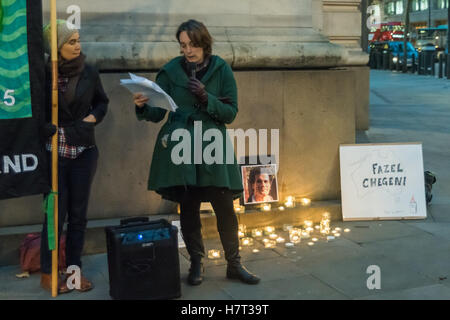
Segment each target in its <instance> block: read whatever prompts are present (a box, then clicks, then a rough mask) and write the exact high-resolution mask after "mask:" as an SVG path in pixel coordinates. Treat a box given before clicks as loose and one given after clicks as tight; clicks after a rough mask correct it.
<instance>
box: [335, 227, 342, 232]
mask: <svg viewBox="0 0 450 320" xmlns="http://www.w3.org/2000/svg"><path fill="white" fill-rule="evenodd" d="M334 230H336V231H338V232H339V231H341V230H342V229H341V228H339V227H336V228H334Z"/></svg>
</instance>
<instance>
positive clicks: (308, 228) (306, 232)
mask: <svg viewBox="0 0 450 320" xmlns="http://www.w3.org/2000/svg"><path fill="white" fill-rule="evenodd" d="M283 231H287V232H288V233H289V241H286V239H284V238H283V237H281V236H279V235H277V234H276V233H275V227H273V226H266V227H264V228H255V229H252V230H251V231H250V232H247V227H246V226H245V225H244V224H240V225H239V231H238V232H239V238H240V240H241V245H242V246H246V247H250V246H252V245H253V244H254V239H257V238H262V237H264V236H267V237H266V238H264V239H262V242H263V244H264V247H265V248H266V249H271V248H275V247H276V246H277V244H283V243H284V244H285V246H286V247H287V248H291V247H294V246H295V245H296V244H298V243H300V242H301V240H302V239H309V240H310V241H309V242H308V245H309V246H313V245H314V243H315V242H317V241H319V239H318V238H317V236H316V237H314V236H312V234H313V233H314V232H316V231H317V232H320V234H321V235H322V236H323V237H326V240H327V241H331V240H334V239H335V238H338V237H340V236H341V231H342V229H341V228H338V227H337V228H334V230H331V225H330V215H329V213H324V214H323V215H322V220H321V221H320V224H318V225H316V226H314V225H313V222H312V221H311V220H305V221H304V223H303V229H302V228H298V227H294V226H293V225H288V224H285V225H284V226H283ZM343 231H344V232H350V229H349V228H345V229H344V230H343ZM253 252H254V253H257V252H259V250H258V249H253ZM208 258H210V259H218V258H220V250H215V249H213V250H209V251H208Z"/></svg>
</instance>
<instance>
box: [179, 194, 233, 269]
mask: <svg viewBox="0 0 450 320" xmlns="http://www.w3.org/2000/svg"><path fill="white" fill-rule="evenodd" d="M201 202H210V203H211V205H212V207H213V209H214V212H215V214H216V218H217V231H218V232H219V235H220V238H221V241H222V244H223V247H224V251H225V258H226V259H227V260H228V261H229V262H230V260H231V259H234V260H237V259H239V258H240V257H239V252H238V250H239V249H238V248H239V237H238V220H237V217H236V214H235V212H234V206H233V195H232V193H231V192H230V190H228V189H226V188H218V187H188V188H187V189H186V191H185V192H184V195H183V197H182V200H181V201H180V211H181V212H180V224H181V232H182V234H183V238H184V241H185V243H186V248H187V250H188V252H189V254H190V256H191V260H192V259H193V258H195V257H197V258H201V257H203V256H204V247H203V241H202V239H201V227H202V224H201V220H200V205H201Z"/></svg>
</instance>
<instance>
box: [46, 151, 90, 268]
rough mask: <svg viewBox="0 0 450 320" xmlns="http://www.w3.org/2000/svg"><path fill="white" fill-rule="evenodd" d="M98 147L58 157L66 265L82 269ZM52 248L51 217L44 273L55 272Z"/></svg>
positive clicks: (59, 231)
mask: <svg viewBox="0 0 450 320" xmlns="http://www.w3.org/2000/svg"><path fill="white" fill-rule="evenodd" d="M97 160H98V149H97V147H93V148H89V149H86V150H84V151H83V152H82V153H81V155H79V156H78V157H77V158H76V159H68V158H62V157H59V159H58V235H59V238H60V239H61V233H62V230H63V226H64V222H65V219H66V217H67V218H68V224H67V234H66V264H67V266H71V265H77V266H79V267H80V268H81V253H82V251H83V246H84V236H85V231H86V225H87V209H88V203H89V195H90V192H91V185H92V181H93V179H94V175H95V172H96V170H97ZM51 265H52V262H51V251H50V250H48V238H47V217H45V222H44V225H43V228H42V237H41V272H43V273H51V269H52V267H51Z"/></svg>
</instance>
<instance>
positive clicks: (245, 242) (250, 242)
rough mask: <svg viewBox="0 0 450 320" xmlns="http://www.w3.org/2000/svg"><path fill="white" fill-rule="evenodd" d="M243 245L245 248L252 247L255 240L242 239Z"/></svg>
mask: <svg viewBox="0 0 450 320" xmlns="http://www.w3.org/2000/svg"><path fill="white" fill-rule="evenodd" d="M241 241H242V245H243V246H252V245H253V238H242V240H241Z"/></svg>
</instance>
